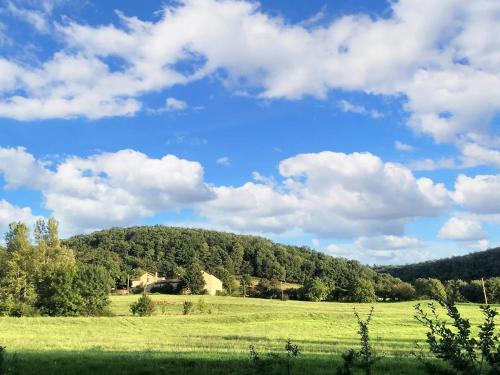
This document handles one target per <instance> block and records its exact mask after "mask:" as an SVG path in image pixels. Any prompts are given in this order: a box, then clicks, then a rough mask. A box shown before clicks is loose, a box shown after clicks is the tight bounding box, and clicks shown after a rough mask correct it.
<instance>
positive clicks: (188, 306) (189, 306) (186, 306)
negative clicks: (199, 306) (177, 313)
mask: <svg viewBox="0 0 500 375" xmlns="http://www.w3.org/2000/svg"><path fill="white" fill-rule="evenodd" d="M193 309H194V303H193V302H191V301H184V303H183V304H182V313H183V314H184V315H189V314H191V312H192V311H193Z"/></svg>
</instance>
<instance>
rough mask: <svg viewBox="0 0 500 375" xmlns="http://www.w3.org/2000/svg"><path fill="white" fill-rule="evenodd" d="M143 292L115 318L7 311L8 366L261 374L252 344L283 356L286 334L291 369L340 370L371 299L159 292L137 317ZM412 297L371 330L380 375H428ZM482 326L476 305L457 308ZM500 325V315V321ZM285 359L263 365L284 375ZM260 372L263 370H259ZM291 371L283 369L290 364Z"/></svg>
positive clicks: (387, 310)
mask: <svg viewBox="0 0 500 375" xmlns="http://www.w3.org/2000/svg"><path fill="white" fill-rule="evenodd" d="M137 298H138V296H133V295H132V296H113V297H112V298H111V300H112V304H111V311H112V313H113V315H114V316H110V317H68V318H62V317H57V318H50V317H33V318H28V317H26V318H10V317H1V318H0V345H2V346H6V347H7V351H8V355H7V360H8V363H7V367H8V369H9V371H10V372H11V373H15V374H16V373H19V374H186V375H187V374H255V373H257V372H258V371H256V369H255V368H253V367H252V365H251V364H250V363H249V359H248V358H249V355H248V348H249V345H254V346H255V348H256V350H257V351H258V352H259V354H260V355H261V357H262V358H268V357H269V356H272V353H279V354H280V355H281V356H282V357H284V353H285V352H284V345H285V341H286V339H287V338H291V339H292V341H293V342H294V343H296V344H298V345H299V346H300V348H301V355H300V357H299V359H298V360H296V361H295V362H294V363H293V366H292V373H293V374H334V373H335V368H336V366H337V365H338V363H340V354H341V353H342V352H344V351H345V350H346V349H347V348H350V347H354V348H358V346H359V344H358V342H359V339H358V336H357V334H356V331H357V324H356V320H355V318H354V316H353V308H356V309H357V310H358V311H359V312H361V313H362V315H365V314H366V313H367V312H368V311H369V309H370V306H371V305H369V304H347V303H326V302H322V303H313V302H300V301H286V302H282V301H276V300H262V299H253V298H246V299H243V298H235V297H210V296H202V297H199V296H173V295H172V296H165V295H153V296H152V298H153V299H154V300H155V301H158V302H160V303H161V305H159V306H157V310H156V313H155V315H154V316H152V317H147V318H140V317H134V316H131V313H130V311H129V305H130V304H131V303H132V302H133V301H135V300H136V299H137ZM185 300H191V301H193V302H195V304H196V303H198V301H200V300H203V301H205V305H206V309H205V311H204V312H198V311H195V312H194V313H193V314H192V315H187V316H185V315H183V314H182V303H183V301H185ZM414 304H415V302H408V303H406V302H401V303H378V304H375V313H374V317H373V321H372V324H371V326H370V329H371V338H372V343H373V346H374V349H375V351H376V353H377V354H378V355H379V356H383V357H384V359H382V360H381V361H379V362H378V363H377V366H376V373H379V374H421V373H422V372H421V369H420V367H419V365H418V363H417V362H416V361H415V360H414V359H413V358H412V356H411V351H412V350H414V347H415V342H416V341H420V342H422V341H423V339H424V337H425V336H424V332H425V331H424V330H423V328H422V327H420V326H419V325H418V323H417V322H416V321H415V320H414V319H413V305H414ZM460 310H461V311H462V313H463V314H464V316H466V317H468V318H470V319H471V322H472V323H473V324H475V325H477V324H478V323H479V322H480V321H481V313H480V310H479V308H478V306H476V305H468V304H464V305H461V306H460ZM499 323H500V322H499ZM280 361H282V360H281V359H276V360H274V364H269V366H268V367H267V368H266V369H265V372H266V373H276V374H280V373H286V370H285V367H286V366H284V365H283V364H282V363H280ZM260 371H261V372H262V370H260ZM284 371H285V372H284Z"/></svg>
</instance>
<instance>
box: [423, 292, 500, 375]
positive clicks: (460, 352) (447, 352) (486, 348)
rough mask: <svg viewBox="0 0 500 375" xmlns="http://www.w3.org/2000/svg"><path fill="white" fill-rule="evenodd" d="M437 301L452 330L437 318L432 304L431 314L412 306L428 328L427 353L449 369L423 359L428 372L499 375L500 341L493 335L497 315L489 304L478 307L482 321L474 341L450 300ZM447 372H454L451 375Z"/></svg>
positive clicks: (467, 324)
mask: <svg viewBox="0 0 500 375" xmlns="http://www.w3.org/2000/svg"><path fill="white" fill-rule="evenodd" d="M438 302H439V305H440V306H441V307H442V308H443V309H444V310H445V311H446V314H447V315H448V317H449V318H450V319H451V327H450V326H449V324H448V323H447V322H446V321H445V320H443V319H441V318H440V317H439V314H438V312H437V307H436V305H435V304H434V303H429V304H428V308H429V310H430V312H427V311H425V310H424V309H423V308H422V306H421V305H420V304H417V305H416V306H415V310H416V314H415V318H416V319H417V320H418V321H419V322H420V323H421V324H422V325H424V326H425V327H426V328H427V329H428V332H427V333H426V336H427V340H426V341H427V344H428V345H429V350H430V352H431V353H432V354H434V355H435V356H436V357H437V358H439V359H441V360H442V361H443V362H444V364H445V365H446V366H448V369H447V367H441V368H439V367H437V366H436V365H434V364H430V363H428V362H427V361H425V360H424V364H425V365H426V366H425V367H426V369H427V370H428V372H429V373H455V374H463V375H481V374H491V375H493V374H498V373H499V372H498V371H499V370H500V368H499V365H500V362H499V360H500V339H499V334H498V333H495V321H494V319H495V316H496V315H497V312H496V311H495V310H494V309H492V308H491V307H490V306H488V305H485V306H482V307H481V309H482V311H483V314H484V317H485V319H484V323H483V324H482V325H481V326H480V327H479V330H480V332H479V339H477V338H475V337H473V336H472V334H471V325H470V322H469V320H468V319H464V318H462V316H461V315H460V313H459V311H458V309H457V307H456V306H455V303H454V302H453V301H451V300H439V301H438ZM478 354H480V357H478ZM450 369H453V372H451V371H450Z"/></svg>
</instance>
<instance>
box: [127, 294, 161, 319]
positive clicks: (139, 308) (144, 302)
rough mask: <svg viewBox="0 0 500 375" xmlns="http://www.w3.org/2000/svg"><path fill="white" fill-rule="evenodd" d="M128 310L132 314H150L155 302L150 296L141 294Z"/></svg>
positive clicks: (153, 309)
mask: <svg viewBox="0 0 500 375" xmlns="http://www.w3.org/2000/svg"><path fill="white" fill-rule="evenodd" d="M130 311H131V312H132V314H134V315H139V316H151V315H153V312H154V311H155V304H154V302H153V300H152V299H151V298H150V297H148V296H147V295H146V294H143V295H142V296H141V297H140V298H139V299H138V300H137V302H135V303H133V304H131V305H130Z"/></svg>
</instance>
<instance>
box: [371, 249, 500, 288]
mask: <svg viewBox="0 0 500 375" xmlns="http://www.w3.org/2000/svg"><path fill="white" fill-rule="evenodd" d="M377 270H378V271H381V272H386V273H389V274H391V275H392V276H395V277H399V278H400V279H402V280H404V281H412V282H413V281H415V280H416V279H418V278H429V277H431V278H435V279H439V280H441V281H445V280H454V279H461V280H465V281H470V280H477V279H480V278H481V277H483V278H491V277H497V276H500V247H497V248H494V249H490V250H486V251H479V252H476V253H472V254H467V255H463V256H456V257H452V258H447V259H439V260H433V261H428V262H422V263H414V264H408V265H404V266H385V267H378V268H377Z"/></svg>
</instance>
